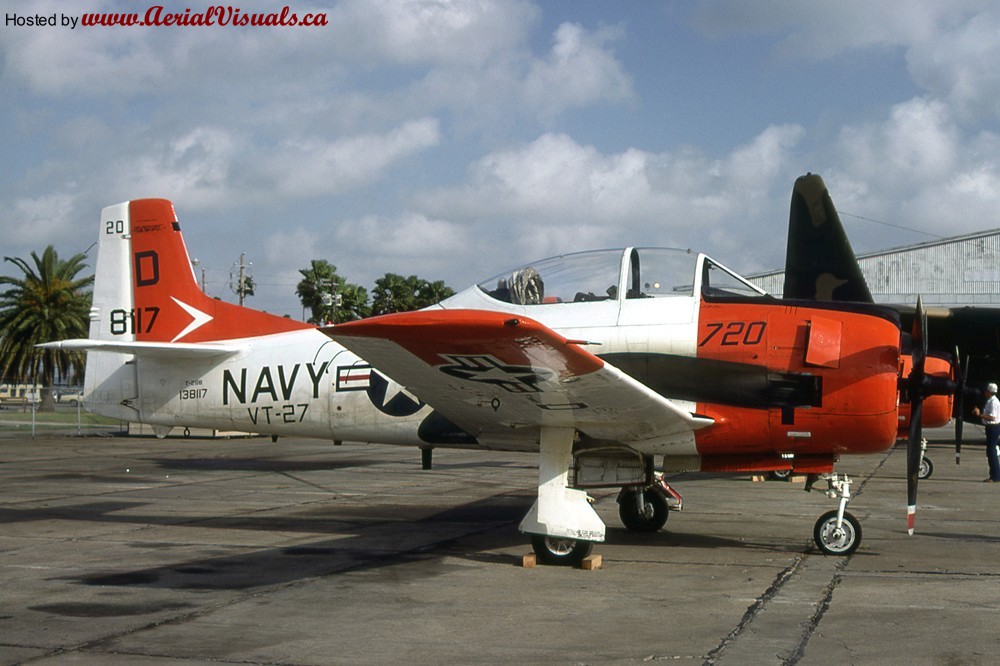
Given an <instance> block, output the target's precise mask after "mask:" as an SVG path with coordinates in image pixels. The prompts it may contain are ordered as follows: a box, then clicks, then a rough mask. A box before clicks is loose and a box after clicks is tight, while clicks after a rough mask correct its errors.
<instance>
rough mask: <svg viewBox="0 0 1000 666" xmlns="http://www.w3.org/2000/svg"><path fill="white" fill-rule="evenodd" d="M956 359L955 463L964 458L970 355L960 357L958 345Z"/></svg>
mask: <svg viewBox="0 0 1000 666" xmlns="http://www.w3.org/2000/svg"><path fill="white" fill-rule="evenodd" d="M955 360H956V362H957V363H958V367H959V373H958V388H957V389H956V390H955V464H956V465H958V464H960V463H961V460H962V427H963V426H964V424H965V421H964V420H963V419H964V417H965V386H966V383H967V382H968V379H969V359H968V357H966V358H962V359H959V355H958V347H955Z"/></svg>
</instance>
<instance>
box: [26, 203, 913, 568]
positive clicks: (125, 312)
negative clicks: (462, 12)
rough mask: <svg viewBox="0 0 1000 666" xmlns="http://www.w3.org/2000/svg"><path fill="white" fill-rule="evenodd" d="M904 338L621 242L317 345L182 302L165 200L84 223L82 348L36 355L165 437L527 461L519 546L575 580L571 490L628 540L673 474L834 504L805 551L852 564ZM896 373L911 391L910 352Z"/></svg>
mask: <svg viewBox="0 0 1000 666" xmlns="http://www.w3.org/2000/svg"><path fill="white" fill-rule="evenodd" d="M919 335H920V334H919V331H917V336H918V337H919ZM900 341H901V334H900V324H899V319H898V315H897V314H896V313H895V312H894V311H892V310H889V309H885V308H881V307H878V306H874V305H864V304H839V303H812V302H804V301H802V302H797V301H787V300H778V299H775V298H773V297H771V296H769V295H767V294H765V293H764V292H762V291H761V290H760V289H758V288H757V287H755V286H753V285H752V284H750V283H749V282H747V281H746V280H745V279H744V278H742V277H740V276H739V275H737V274H736V273H735V272H733V271H732V270H730V269H728V268H727V267H726V266H724V265H722V264H721V263H719V262H717V261H715V260H713V259H711V258H709V257H708V256H706V255H704V254H699V253H697V252H692V251H690V250H678V249H662V248H636V247H629V248H624V249H617V250H601V251H595V252H583V253H577V254H571V255H565V256H559V257H554V258H551V259H546V260H542V261H537V262H534V263H531V264H527V265H525V266H523V267H520V268H518V269H515V270H511V271H506V272H504V273H502V274H500V275H498V276H495V277H493V278H490V279H488V280H485V281H483V282H480V283H479V284H478V285H474V286H472V287H470V288H469V289H467V290H465V291H463V292H460V293H459V294H456V295H455V296H453V297H452V298H449V299H447V300H446V301H444V302H442V303H441V304H440V305H438V306H434V307H432V308H428V309H426V310H423V311H419V312H413V313H404V314H397V315H387V316H383V317H377V318H372V319H368V320H362V321H357V322H352V323H348V324H342V325H337V326H332V327H326V328H316V327H313V326H311V325H308V324H304V323H300V322H296V321H293V320H291V319H288V318H283V317H278V316H275V315H271V314H267V313H264V312H259V311H255V310H252V309H250V308H246V307H241V306H237V305H234V304H230V303H226V302H222V301H219V300H216V299H213V298H210V297H208V296H207V295H205V294H204V293H202V291H201V290H200V289H199V287H198V284H197V281H196V279H195V275H194V272H193V270H192V267H191V263H190V261H189V257H188V253H187V249H186V247H185V244H184V241H183V238H182V235H181V231H180V226H179V224H178V222H177V217H176V214H175V212H174V208H173V205H172V204H171V203H170V202H169V201H166V200H163V199H143V200H136V201H130V202H125V203H122V204H119V205H115V206H111V207H108V208H105V209H104V210H103V212H102V216H101V226H100V240H99V249H98V259H97V267H96V281H95V286H94V305H93V309H92V311H91V324H90V334H89V338H88V339H85V340H68V341H62V342H53V343H49V344H48V345H46V346H49V347H55V348H62V349H75V350H86V351H87V352H88V363H87V374H86V379H85V405H86V406H87V407H88V409H90V410H92V411H94V412H97V413H100V414H105V415H108V416H112V417H116V418H121V419H127V420H129V421H136V422H142V423H148V424H152V426H153V428H154V430H155V431H156V432H157V433H159V434H161V435H162V434H165V433H166V432H167V431H169V430H170V428H172V427H175V426H186V427H194V426H201V427H209V428H221V429H226V430H233V429H236V430H246V431H252V432H259V433H266V434H271V435H273V436H279V435H297V436H308V437H320V438H326V439H331V440H335V441H340V440H352V441H372V442H382V443H389V444H402V445H413V446H417V447H421V448H423V449H425V450H428V449H430V448H432V447H438V446H452V447H465V448H474V449H505V450H526V451H538V452H539V480H538V498H537V500H536V502H535V504H534V506H533V507H532V509H531V510H530V512H529V513H528V515H527V516H526V517H525V519H524V520H523V521H522V523H521V525H520V529H521V530H522V531H523V532H525V533H527V534H529V535H531V540H532V544H533V546H534V549H535V551H536V553H537V554H538V556H539V557H540V559H541V560H542V561H543V562H549V563H576V562H579V561H581V560H582V559H583V558H584V557H585V556H586V555H587V554H589V552H590V550H591V548H592V546H593V544H594V542H599V541H602V540H604V537H605V525H604V523H603V522H602V521H601V519H600V518H599V517H598V515H597V514H596V512H595V511H594V510H593V508H592V507H591V506H590V503H589V502H588V498H587V495H586V489H588V488H594V487H617V488H621V491H620V494H619V496H618V502H619V515H620V517H621V519H622V521H623V523H624V524H625V525H626V527H628V528H629V529H632V530H638V531H655V530H658V529H660V528H661V527H662V526H663V525H664V523H665V521H666V519H667V516H668V511H669V510H671V509H673V508H679V505H680V496H679V495H678V494H677V492H676V491H675V490H674V489H672V488H671V487H670V486H669V485H668V484H667V483H666V482H665V481H664V478H663V476H662V474H663V472H676V471H702V472H733V473H748V472H754V473H756V472H767V471H773V470H791V471H794V472H798V473H805V474H810V475H812V479H811V481H812V482H816V481H820V480H825V481H826V491H827V493H828V494H829V495H830V497H831V498H836V499H837V500H839V502H838V505H837V508H836V509H833V510H831V511H828V512H826V513H824V514H823V515H822V516H820V518H819V520H817V522H816V524H815V528H814V530H813V535H814V538H815V541H816V544H817V545H818V547H819V548H820V549H822V550H823V551H824V552H827V553H831V554H849V553H851V552H853V551H854V550H855V549H856V548H857V547H858V545H859V543H860V541H861V525H860V524H859V522H858V521H857V519H856V518H855V517H854V516H852V515H851V514H850V513H848V512H846V511H845V508H846V505H847V503H848V501H849V499H850V485H851V481H850V479H849V478H848V477H847V476H846V475H844V474H840V473H837V472H836V471H835V469H834V464H835V462H836V461H837V460H838V458H839V457H840V456H841V455H845V454H864V453H873V452H877V451H883V450H885V449H887V448H888V447H890V446H892V445H893V443H894V442H895V439H896V433H897V420H898V412H899V409H898V383H899V377H900V368H901V352H900V349H901V347H900V344H901V343H900ZM913 367H914V370H913V372H912V373H911V378H910V385H912V386H914V387H916V386H920V385H921V381H922V378H923V372H924V362H923V358H922V356H921V355H920V354H919V353H917V354H915V356H914V361H913ZM904 383H905V382H904ZM917 409H919V407H917ZM919 420H920V419H919V418H917V419H915V422H916V423H917V428H918V429H919ZM911 442H912V437H911ZM918 453H919V451H918ZM916 462H917V459H914V458H913V457H912V455H911V457H910V470H909V471H910V472H913V473H911V474H910V478H911V484H910V487H911V497H910V504H911V505H913V504H914V503H915V502H914V501H915V493H916V473H915V469H916V468H915V465H916ZM571 474H572V478H571ZM910 525H911V528H912V508H911V524H910Z"/></svg>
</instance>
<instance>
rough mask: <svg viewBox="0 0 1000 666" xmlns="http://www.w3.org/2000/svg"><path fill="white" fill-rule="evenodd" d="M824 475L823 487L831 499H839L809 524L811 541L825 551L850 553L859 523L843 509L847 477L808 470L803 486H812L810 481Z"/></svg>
mask: <svg viewBox="0 0 1000 666" xmlns="http://www.w3.org/2000/svg"><path fill="white" fill-rule="evenodd" d="M820 479H824V480H825V481H826V483H827V489H826V490H825V491H824V492H825V493H826V495H827V496H828V497H830V498H831V499H839V500H840V505H839V506H838V507H837V508H836V509H832V510H830V511H827V512H826V513H824V514H823V515H822V516H820V517H819V520H817V521H816V526H815V527H813V541H815V542H816V546H817V547H818V548H819V549H820V550H821V551H823V552H824V553H826V554H827V555H850V554H851V553H853V552H854V551H855V550H857V549H858V546H860V545H861V523H859V522H858V519H857V518H855V517H854V516H853V515H852V514H850V513H848V512H847V511H845V510H844V509H845V508H846V507H847V503H848V502H849V501H850V499H851V479H850V478H849V477H848V476H847V475H846V474H836V473H834V474H812V475H810V476H809V479H808V481H807V482H806V490H807V491H809V490H814V488H813V484H814V483H816V482H817V481H818V480H820Z"/></svg>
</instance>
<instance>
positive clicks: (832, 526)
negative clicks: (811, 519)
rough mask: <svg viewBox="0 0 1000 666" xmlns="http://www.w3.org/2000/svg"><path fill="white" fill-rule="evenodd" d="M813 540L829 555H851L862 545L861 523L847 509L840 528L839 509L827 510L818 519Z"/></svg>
mask: <svg viewBox="0 0 1000 666" xmlns="http://www.w3.org/2000/svg"><path fill="white" fill-rule="evenodd" d="M813 540H814V541H815V542H816V546H817V547H819V549H820V550H821V551H823V552H824V553H826V554H827V555H850V554H851V553H853V552H854V551H856V550H857V549H858V546H860V545H861V523H859V522H858V519H857V518H855V517H854V516H853V515H851V514H850V513H847V512H846V511H845V512H844V521H843V523H842V524H841V528H840V529H839V530H838V529H837V511H836V510H835V509H834V510H830V511H827V512H826V513H824V514H823V515H822V516H820V517H819V520H817V521H816V526H815V527H814V528H813Z"/></svg>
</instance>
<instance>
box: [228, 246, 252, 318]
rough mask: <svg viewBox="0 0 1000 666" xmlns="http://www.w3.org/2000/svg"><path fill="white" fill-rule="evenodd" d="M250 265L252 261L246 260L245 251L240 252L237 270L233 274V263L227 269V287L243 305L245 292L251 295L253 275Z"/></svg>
mask: <svg viewBox="0 0 1000 666" xmlns="http://www.w3.org/2000/svg"><path fill="white" fill-rule="evenodd" d="M252 267H253V262H252V261H250V262H248V261H247V253H246V252H240V268H239V272H238V273H236V274H235V275H234V270H235V264H234V265H233V268H230V269H229V288H230V289H232V290H233V291H234V292H236V295H237V296H239V297H240V305H243V300H244V298H245V297H246V296H247V294H249V295H251V296H253V275H251V273H250V269H251V268H252Z"/></svg>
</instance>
